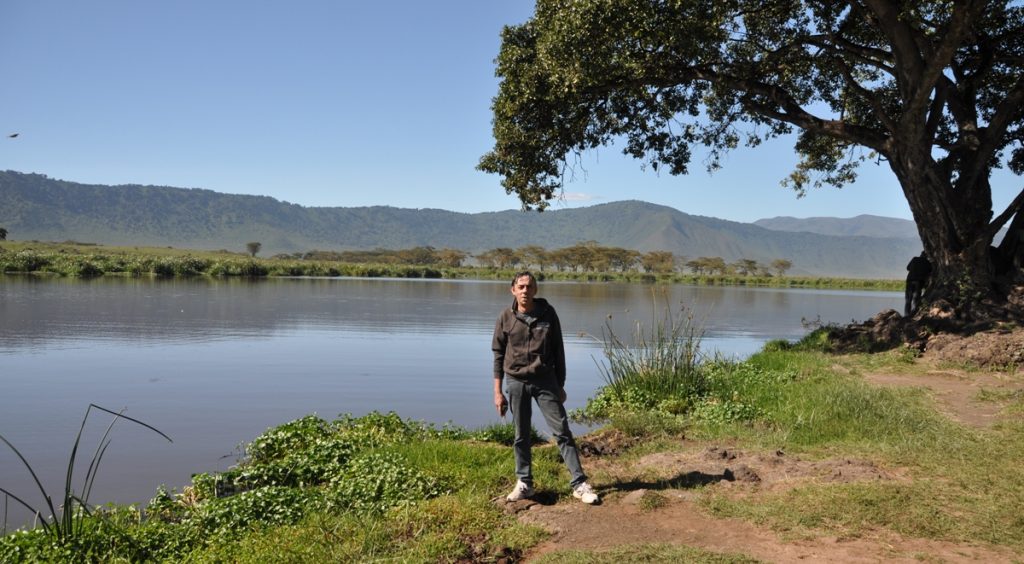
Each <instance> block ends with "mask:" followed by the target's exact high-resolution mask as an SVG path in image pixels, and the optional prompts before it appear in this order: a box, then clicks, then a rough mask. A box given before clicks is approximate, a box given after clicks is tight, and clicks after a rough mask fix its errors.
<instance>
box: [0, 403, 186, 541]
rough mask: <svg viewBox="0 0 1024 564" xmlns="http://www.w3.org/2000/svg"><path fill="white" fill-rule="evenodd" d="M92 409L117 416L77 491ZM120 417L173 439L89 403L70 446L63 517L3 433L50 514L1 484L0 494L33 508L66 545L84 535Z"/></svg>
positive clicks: (154, 430)
mask: <svg viewBox="0 0 1024 564" xmlns="http://www.w3.org/2000/svg"><path fill="white" fill-rule="evenodd" d="M93 409H97V410H100V411H103V412H106V413H109V414H111V415H113V416H114V418H113V419H112V420H111V421H110V424H109V425H107V430H106V431H105V432H104V433H103V436H102V437H101V438H100V440H99V442H98V443H97V445H96V451H95V452H93V455H92V459H91V460H90V461H89V467H88V469H87V470H86V472H85V479H84V480H83V482H82V488H81V490H79V491H78V492H76V490H75V489H74V486H73V480H74V477H75V463H76V461H77V459H78V447H79V445H80V443H81V441H82V432H83V431H84V430H85V425H86V423H87V422H88V420H89V414H90V413H91V412H92V410H93ZM119 419H125V420H127V421H130V422H132V423H135V424H137V425H141V426H143V427H145V428H147V429H149V430H151V431H153V432H155V433H157V434H158V435H160V436H161V437H163V438H165V439H167V441H168V442H173V441H171V438H170V437H168V436H167V435H165V434H164V433H163V432H161V431H160V430H159V429H157V428H156V427H153V426H151V425H148V424H146V423H143V422H142V421H139V420H138V419H134V418H132V417H128V416H127V415H124V413H123V412H115V411H111V410H109V409H107V408H105V407H100V406H98V405H96V404H92V403H90V404H89V407H88V408H86V410H85V416H84V417H83V418H82V425H81V427H79V429H78V435H77V436H75V442H74V444H73V445H72V447H71V456H70V457H69V458H68V466H67V473H66V477H65V480H64V497H63V503H61V504H60V509H61V511H60V517H59V518H58V516H57V506H56V505H54V500H53V497H52V496H51V495H50V494H49V493H48V492H47V491H46V488H45V487H44V486H43V483H42V482H41V481H40V480H39V476H38V475H36V472H35V470H34V469H33V468H32V465H31V464H29V462H28V460H26V459H25V457H24V456H23V455H22V454H21V452H20V451H19V450H18V449H17V448H16V447H15V446H14V445H13V444H11V442H10V441H8V440H7V438H6V437H4V436H3V435H0V441H3V442H4V444H6V445H7V446H8V447H10V449H11V450H12V451H14V454H16V455H17V456H18V458H19V459H20V460H21V462H22V464H24V465H25V468H26V469H27V470H28V472H29V474H31V475H32V479H33V480H34V481H35V483H36V487H38V488H39V493H41V494H42V496H43V499H44V500H45V501H46V509H48V510H49V512H50V515H49V517H45V516H43V512H42V511H39V510H38V509H36V508H35V507H32V506H31V505H30V504H29V503H27V502H26V501H24V500H23V499H21V498H20V497H18V496H16V495H14V494H13V493H11V492H10V491H8V490H6V489H4V488H2V487H0V493H3V494H4V495H5V496H7V497H8V498H10V499H13V500H14V501H16V502H18V503H20V504H21V505H23V506H24V507H25V508H26V509H28V510H29V511H31V512H32V513H33V514H34V515H35V517H36V520H37V522H38V523H39V524H40V526H42V527H43V529H44V530H45V531H46V533H47V534H48V535H49V536H50V537H51V538H52V539H53V540H54V541H56V542H58V543H61V544H63V543H65V542H67V541H68V540H70V539H72V538H74V537H75V536H76V535H79V534H81V533H82V529H83V526H84V522H85V519H84V518H85V517H87V516H89V515H91V510H90V508H89V495H90V493H91V492H92V487H93V483H94V482H95V481H96V475H97V474H98V473H99V468H100V463H101V462H102V461H103V455H104V454H105V453H106V452H107V447H109V446H110V441H111V439H110V432H111V430H112V429H113V428H114V423H116V422H117V421H118V420H119ZM6 528H7V516H6V500H5V514H4V529H5V530H6Z"/></svg>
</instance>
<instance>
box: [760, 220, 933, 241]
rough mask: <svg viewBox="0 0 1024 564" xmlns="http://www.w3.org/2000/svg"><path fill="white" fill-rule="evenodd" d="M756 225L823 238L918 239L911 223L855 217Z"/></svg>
mask: <svg viewBox="0 0 1024 564" xmlns="http://www.w3.org/2000/svg"><path fill="white" fill-rule="evenodd" d="M754 225H757V226H759V227H764V228H765V229H772V230H775V231H806V232H808V233H818V234H820V235H839V236H843V237H848V236H863V237H898V238H899V237H908V238H915V237H917V236H918V234H917V225H916V224H914V222H913V221H910V220H909V219H899V218H895V217H881V216H877V215H858V216H856V217H850V218H841V217H807V218H798V217H789V216H780V217H772V218H766V219H759V220H757V221H755V222H754Z"/></svg>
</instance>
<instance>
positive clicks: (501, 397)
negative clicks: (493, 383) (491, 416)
mask: <svg viewBox="0 0 1024 564" xmlns="http://www.w3.org/2000/svg"><path fill="white" fill-rule="evenodd" d="M494 409H496V410H497V411H498V416H499V417H505V412H506V411H508V400H506V399H505V394H503V393H501V392H494Z"/></svg>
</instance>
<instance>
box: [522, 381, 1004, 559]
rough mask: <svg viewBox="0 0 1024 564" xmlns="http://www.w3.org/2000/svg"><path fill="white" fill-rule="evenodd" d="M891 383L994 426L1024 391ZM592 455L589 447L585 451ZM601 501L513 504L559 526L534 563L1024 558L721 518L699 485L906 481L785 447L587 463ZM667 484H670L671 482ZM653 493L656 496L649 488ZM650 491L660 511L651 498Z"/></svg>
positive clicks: (706, 448) (748, 490) (550, 526)
mask: <svg viewBox="0 0 1024 564" xmlns="http://www.w3.org/2000/svg"><path fill="white" fill-rule="evenodd" d="M866 379H867V380H868V381H869V382H872V383H874V384H877V385H882V386H914V387H923V388H926V389H927V390H928V391H929V393H931V394H932V396H933V397H934V398H935V400H936V402H937V404H938V405H939V406H940V409H941V411H942V412H943V413H946V414H947V415H948V416H950V417H952V418H954V419H955V420H957V421H960V422H962V423H963V424H967V425H974V426H988V425H991V424H992V423H994V422H995V421H997V420H998V419H999V417H1000V416H1001V414H1000V412H1001V410H1002V407H1003V406H1004V405H1005V404H1006V403H1007V402H1009V401H1010V400H1011V399H1013V398H1015V397H1019V396H1017V394H1022V393H1024V377H1022V376H1020V375H1008V374H1000V373H995V372H992V373H976V372H971V373H964V372H960V371H954V370H938V369H936V370H929V371H928V372H927V373H926V374H922V375H903V374H885V373H872V374H868V375H866ZM584 450H585V451H586V449H584ZM587 464H588V469H590V470H591V473H592V474H596V475H600V476H602V477H603V479H602V480H601V481H599V482H598V486H600V487H599V488H598V490H599V492H600V493H601V494H602V498H603V499H602V504H601V505H599V506H593V507H588V506H585V505H583V504H580V503H575V502H566V503H560V504H556V503H554V500H544V499H541V500H539V502H538V501H525V502H519V503H516V504H506V509H507V510H508V511H510V512H514V513H517V514H518V515H519V518H520V519H521V520H522V521H524V522H528V523H533V524H537V525H540V526H542V527H544V528H545V529H547V530H549V531H551V533H552V536H551V538H550V539H549V540H548V541H546V542H545V543H543V544H541V545H539V546H537V547H535V548H534V549H533V550H532V551H531V552H530V553H528V554H527V555H526V558H525V559H526V560H527V561H529V560H531V559H534V558H536V557H538V556H540V555H543V554H547V553H549V552H552V551H557V550H565V549H589V550H603V549H611V548H615V547H619V546H623V545H630V544H650V543H669V544H679V545H686V546H691V547H698V548H703V549H705V550H710V551H716V552H728V553H739V554H744V555H747V556H750V557H753V558H757V559H759V560H763V561H766V562H854V563H857V562H908V563H909V562H921V561H928V562H986V563H988V562H1020V561H1021V560H1022V559H1024V555H1022V554H1016V553H1014V552H1013V551H1010V550H1008V549H1002V548H999V547H987V546H971V545H962V544H954V543H950V542H944V541H936V540H928V539H915V538H904V537H902V536H900V535H898V534H896V533H893V532H891V531H885V530H879V531H874V532H873V533H870V534H867V535H862V536H859V537H858V538H836V537H829V536H821V537H816V538H810V539H806V538H804V539H790V538H783V537H781V536H780V535H779V534H777V533H775V532H773V531H771V530H770V529H767V528H765V527H760V526H757V525H755V524H753V523H751V522H748V521H742V520H736V519H720V518H716V517H713V516H711V515H709V514H708V513H707V512H706V511H704V510H703V509H701V508H700V507H699V506H698V505H697V503H696V498H697V495H698V494H697V493H695V492H694V491H693V487H694V486H698V485H702V486H705V487H710V488H733V489H737V492H736V493H742V494H745V495H757V494H758V493H759V492H770V491H778V490H779V489H786V488H792V487H795V486H796V485H798V484H801V483H807V482H808V481H817V482H855V481H864V480H869V481H870V480H886V481H889V480H894V481H900V480H906V479H908V478H907V476H906V473H905V472H904V471H903V470H902V469H898V468H896V469H893V468H880V467H878V466H877V465H875V464H874V463H872V462H870V461H866V460H856V459H834V460H825V461H821V460H817V461H811V460H802V459H800V458H799V457H796V456H791V455H788V454H787V453H784V452H781V451H777V452H754V451H743V450H739V449H735V448H732V447H730V446H729V445H714V444H708V443H699V442H693V441H686V442H684V443H683V444H682V445H681V447H680V449H679V450H678V451H677V452H670V453H658V454H653V455H649V456H647V457H644V458H642V459H640V460H638V461H635V462H632V463H624V462H621V461H609V460H608V459H607V458H604V457H591V458H589V459H588V463H587ZM666 484H667V486H666ZM649 492H654V493H649ZM647 496H653V498H654V499H656V500H657V503H656V504H655V505H657V506H656V507H651V505H652V504H650V503H645V498H647V499H651V498H650V497H647Z"/></svg>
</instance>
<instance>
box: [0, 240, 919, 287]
mask: <svg viewBox="0 0 1024 564" xmlns="http://www.w3.org/2000/svg"><path fill="white" fill-rule="evenodd" d="M0 273H32V274H48V275H56V276H69V277H80V278H91V277H98V276H154V277H161V278H174V277H190V276H211V277H226V276H231V277H265V276H328V277H337V276H345V277H372V278H376V277H381V278H444V279H479V280H506V279H509V278H511V277H512V275H513V274H514V273H515V270H514V269H499V268H490V267H469V266H460V267H450V266H443V265H437V264H432V265H422V264H415V265H414V264H373V263H350V262H339V261H329V260H297V259H290V258H266V259H264V258H254V257H250V256H247V255H244V254H241V253H234V252H230V251H226V250H222V251H193V250H187V249H173V248H170V247H163V248H161V247H106V246H100V245H89V244H83V243H75V242H67V243H40V242H7V243H4V244H3V245H2V246H0ZM538 274H539V277H541V278H542V279H544V280H554V281H582V282H636V283H672V284H692V285H711V286H758V287H779V288H836V289H839V288H841V289H864V290H901V289H902V288H903V281H902V280H870V279H857V278H830V277H797V276H740V275H728V274H727V275H694V274H684V273H679V272H676V273H663V274H654V273H644V272H638V271H627V272H618V271H616V272H571V271H552V270H548V271H544V272H542V273H538Z"/></svg>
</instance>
